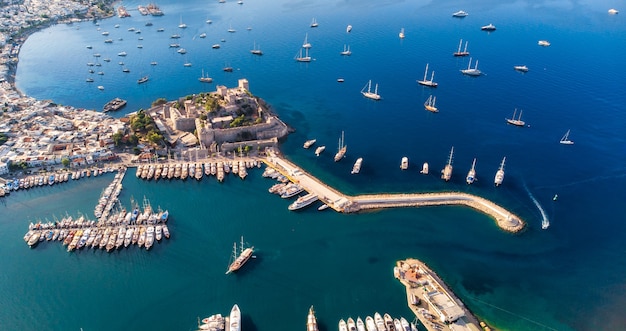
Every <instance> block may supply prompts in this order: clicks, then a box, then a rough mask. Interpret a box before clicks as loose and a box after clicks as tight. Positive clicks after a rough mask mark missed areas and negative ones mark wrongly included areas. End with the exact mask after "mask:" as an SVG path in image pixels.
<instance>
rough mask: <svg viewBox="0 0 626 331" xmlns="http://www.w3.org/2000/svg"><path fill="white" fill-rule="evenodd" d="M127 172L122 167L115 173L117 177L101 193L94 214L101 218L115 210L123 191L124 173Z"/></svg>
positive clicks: (106, 216)
mask: <svg viewBox="0 0 626 331" xmlns="http://www.w3.org/2000/svg"><path fill="white" fill-rule="evenodd" d="M125 174H126V168H120V171H119V172H118V173H117V174H115V178H113V181H112V182H111V184H109V186H107V188H106V189H104V191H102V194H101V195H100V199H99V200H98V204H97V205H96V208H95V209H94V215H95V216H96V217H97V218H98V219H100V218H103V219H106V218H108V217H109V213H110V212H111V210H113V207H114V206H115V204H116V203H117V202H118V201H119V200H118V199H117V197H118V196H119V195H120V192H122V180H123V179H124V175H125Z"/></svg>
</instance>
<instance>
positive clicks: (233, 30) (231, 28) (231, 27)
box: [227, 25, 237, 33]
mask: <svg viewBox="0 0 626 331" xmlns="http://www.w3.org/2000/svg"><path fill="white" fill-rule="evenodd" d="M227 31H228V32H230V33H235V32H237V30H235V29H233V26H232V25H229V26H228V30H227Z"/></svg>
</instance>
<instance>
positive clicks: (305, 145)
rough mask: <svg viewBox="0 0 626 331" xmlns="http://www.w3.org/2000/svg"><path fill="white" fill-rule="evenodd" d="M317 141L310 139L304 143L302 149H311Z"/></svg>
mask: <svg viewBox="0 0 626 331" xmlns="http://www.w3.org/2000/svg"><path fill="white" fill-rule="evenodd" d="M316 141H317V140H316V139H310V140H307V141H305V142H304V145H303V146H302V147H304V148H309V147H311V146H313V144H315V142H316Z"/></svg>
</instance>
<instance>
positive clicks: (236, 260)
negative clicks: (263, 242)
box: [226, 236, 254, 330]
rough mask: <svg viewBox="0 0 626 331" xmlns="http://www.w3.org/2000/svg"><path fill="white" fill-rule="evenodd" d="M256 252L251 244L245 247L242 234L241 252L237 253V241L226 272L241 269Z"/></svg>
mask: <svg viewBox="0 0 626 331" xmlns="http://www.w3.org/2000/svg"><path fill="white" fill-rule="evenodd" d="M253 253H254V246H250V247H247V248H244V243H243V236H241V244H240V247H239V254H237V243H236V242H235V243H234V244H233V255H232V258H231V261H232V262H231V263H230V265H229V266H228V270H226V274H229V273H231V272H235V271H237V270H239V269H241V267H243V265H244V264H246V262H248V260H249V259H250V258H251V257H252V254H253ZM233 309H235V307H233ZM230 318H231V322H232V318H233V317H232V312H231V317H230ZM231 330H232V325H231Z"/></svg>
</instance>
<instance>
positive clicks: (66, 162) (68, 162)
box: [61, 157, 71, 168]
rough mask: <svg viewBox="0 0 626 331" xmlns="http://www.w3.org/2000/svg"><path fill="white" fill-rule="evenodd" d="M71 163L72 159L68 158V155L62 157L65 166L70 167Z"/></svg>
mask: <svg viewBox="0 0 626 331" xmlns="http://www.w3.org/2000/svg"><path fill="white" fill-rule="evenodd" d="M70 163H71V161H70V159H68V158H66V157H64V158H62V159H61V164H62V165H63V167H65V168H69V167H70Z"/></svg>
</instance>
